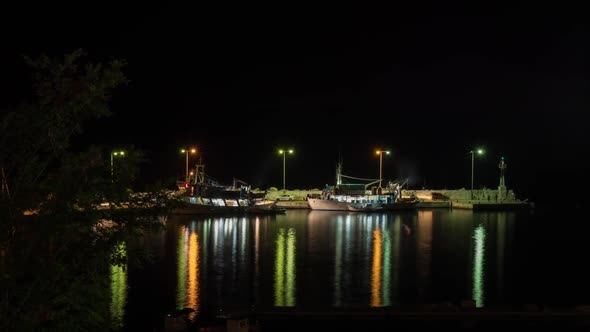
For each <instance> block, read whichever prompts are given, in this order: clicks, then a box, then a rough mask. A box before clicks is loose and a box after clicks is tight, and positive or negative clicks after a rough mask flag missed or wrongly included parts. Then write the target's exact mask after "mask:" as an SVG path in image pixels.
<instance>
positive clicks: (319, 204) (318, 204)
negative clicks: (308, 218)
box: [307, 198, 349, 211]
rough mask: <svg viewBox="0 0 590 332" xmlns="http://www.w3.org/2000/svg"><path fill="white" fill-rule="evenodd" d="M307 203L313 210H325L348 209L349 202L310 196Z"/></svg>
mask: <svg viewBox="0 0 590 332" xmlns="http://www.w3.org/2000/svg"><path fill="white" fill-rule="evenodd" d="M307 204H309V207H310V208H311V209H312V210H324V211H348V205H349V203H347V202H339V201H333V200H329V199H320V198H309V199H307Z"/></svg>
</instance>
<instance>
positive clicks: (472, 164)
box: [469, 149, 484, 199]
mask: <svg viewBox="0 0 590 332" xmlns="http://www.w3.org/2000/svg"><path fill="white" fill-rule="evenodd" d="M483 152H484V151H483V149H477V150H471V151H469V153H471V199H473V173H474V172H473V169H474V165H475V154H476V153H477V154H483Z"/></svg>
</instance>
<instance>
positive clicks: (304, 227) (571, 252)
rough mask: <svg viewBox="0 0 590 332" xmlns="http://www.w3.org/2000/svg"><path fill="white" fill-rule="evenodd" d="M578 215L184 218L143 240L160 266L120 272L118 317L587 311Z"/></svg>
mask: <svg viewBox="0 0 590 332" xmlns="http://www.w3.org/2000/svg"><path fill="white" fill-rule="evenodd" d="M571 218H573V217H568V216H565V215H563V220H561V219H560V220H556V218H555V217H552V216H551V215H539V213H537V212H535V213H533V212H530V211H520V212H473V211H468V210H446V209H436V210H420V211H415V212H403V213H400V212H395V213H385V214H363V213H347V212H329V211H308V210H291V211H288V212H287V214H286V215H279V216H259V217H256V216H247V217H202V216H195V217H192V216H174V217H170V218H168V221H167V226H166V229H165V230H163V231H161V232H158V233H154V234H150V235H148V236H146V238H145V239H144V245H145V246H146V248H147V249H148V250H149V251H150V252H152V253H153V261H152V262H151V263H149V264H148V265H144V266H143V267H142V268H133V267H131V268H129V269H122V268H117V267H113V268H112V269H111V280H112V282H111V284H112V287H111V294H112V305H111V312H112V316H113V320H114V322H115V324H116V325H118V326H119V327H124V328H126V329H130V330H131V329H133V330H136V329H143V330H150V331H151V330H154V329H157V328H160V327H161V326H163V319H164V318H163V317H164V315H165V313H166V312H170V311H172V310H174V309H175V308H184V307H191V308H194V309H196V314H195V315H194V317H193V318H194V319H199V317H200V316H203V317H204V316H205V315H207V314H208V313H212V312H217V311H218V310H219V309H223V310H236V309H252V308H255V309H257V310H277V309H281V308H283V309H284V307H292V308H291V309H293V310H303V311H314V310H317V311H325V310H332V309H334V308H362V309H363V310H365V309H370V308H379V307H412V306H416V305H420V304H426V303H439V302H453V303H459V302H460V301H463V300H473V301H474V303H475V305H476V306H477V307H482V308H498V307H506V306H514V305H524V304H529V303H536V304H540V305H553V306H567V305H576V304H587V302H588V301H587V299H588V298H589V297H588V295H589V291H588V286H586V280H588V279H587V278H588V277H589V274H588V273H586V272H581V265H583V264H585V263H584V262H585V260H583V259H580V258H579V257H578V253H579V252H582V251H584V250H585V248H586V247H587V246H586V244H585V241H586V240H585V234H584V233H585V232H584V231H583V229H580V228H576V226H575V221H574V220H571ZM568 222H569V224H568ZM586 250H587V249H586Z"/></svg>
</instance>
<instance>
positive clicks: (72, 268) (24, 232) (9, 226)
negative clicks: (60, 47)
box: [0, 50, 166, 331]
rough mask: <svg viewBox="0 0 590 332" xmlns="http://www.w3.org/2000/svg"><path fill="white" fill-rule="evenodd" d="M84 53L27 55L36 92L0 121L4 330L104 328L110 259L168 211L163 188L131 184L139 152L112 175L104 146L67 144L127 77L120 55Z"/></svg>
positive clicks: (0, 307)
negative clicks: (91, 57)
mask: <svg viewBox="0 0 590 332" xmlns="http://www.w3.org/2000/svg"><path fill="white" fill-rule="evenodd" d="M84 55H85V53H84V52H83V51H81V50H77V51H75V52H73V53H71V54H68V55H66V56H65V57H64V58H63V59H61V60H56V59H51V58H49V57H47V56H45V55H42V56H40V57H39V58H37V59H31V58H28V57H27V58H25V61H26V62H27V63H28V64H29V65H30V67H31V68H32V70H33V72H34V75H33V83H34V84H33V86H34V87H35V92H36V93H35V99H34V100H33V101H30V102H27V103H23V104H22V105H21V106H19V107H17V108H16V109H15V110H12V111H10V112H8V113H6V114H5V115H4V116H3V117H2V119H1V121H0V169H1V171H2V172H1V173H0V176H1V177H2V193H1V196H0V276H1V277H0V290H1V291H0V292H1V297H0V316H2V319H1V320H0V330H2V331H7V330H21V331H22V330H39V329H46V330H101V329H104V330H108V329H109V324H108V321H109V312H108V295H109V293H108V292H106V293H105V292H104V291H103V290H104V289H105V287H106V289H108V275H109V267H110V265H111V264H117V265H120V266H124V265H125V264H126V262H127V254H129V252H131V251H133V250H136V248H137V246H134V245H133V243H134V242H136V240H137V239H138V236H139V234H141V232H142V231H143V230H144V229H146V228H152V227H157V226H158V225H159V224H158V222H157V219H156V218H155V216H156V215H159V214H161V213H165V211H164V209H165V206H166V200H165V195H164V194H163V193H162V192H161V191H154V192H152V193H149V194H147V195H148V196H149V197H148V198H146V197H144V196H145V195H143V196H142V197H139V196H138V195H137V194H134V193H132V192H130V191H129V190H128V188H129V185H130V183H131V182H132V181H133V179H134V174H135V173H136V172H137V170H138V167H137V162H138V161H140V160H141V159H142V158H141V152H139V151H134V150H131V153H130V158H126V159H125V160H122V164H121V165H120V167H121V169H122V170H124V173H123V176H120V177H118V178H117V181H111V178H110V172H109V164H110V160H109V159H110V151H105V149H104V148H100V147H89V148H88V149H87V150H86V151H83V152H79V153H73V152H71V151H69V150H68V148H69V146H70V141H71V140H72V138H73V137H74V136H75V135H76V134H78V133H80V132H81V131H82V129H83V125H84V123H86V122H88V121H92V120H94V119H98V118H101V117H104V116H108V115H110V110H109V107H108V102H109V98H110V93H111V91H112V90H113V89H115V88H116V87H118V86H120V85H122V84H124V83H126V82H127V80H126V78H125V76H124V74H123V72H122V68H123V67H124V62H123V61H118V60H115V61H111V62H110V63H109V64H107V65H104V64H100V63H97V64H93V63H86V64H84V65H82V64H81V63H82V61H83V56H84ZM105 200H107V201H109V202H112V204H111V205H110V207H109V208H108V209H101V208H100V203H101V202H103V201H105ZM123 206H125V207H127V208H125V209H121V208H120V207H123ZM147 207H149V208H147ZM121 244H124V246H123V247H124V248H125V250H124V252H122V251H121V249H120V248H121V247H122V246H121Z"/></svg>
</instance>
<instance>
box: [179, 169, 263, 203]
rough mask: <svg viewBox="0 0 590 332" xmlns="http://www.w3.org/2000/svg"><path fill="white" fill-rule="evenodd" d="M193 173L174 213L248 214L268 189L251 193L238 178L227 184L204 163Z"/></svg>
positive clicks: (247, 186)
mask: <svg viewBox="0 0 590 332" xmlns="http://www.w3.org/2000/svg"><path fill="white" fill-rule="evenodd" d="M194 174H195V177H194V178H193V181H192V182H190V183H188V184H187V186H186V192H185V194H184V195H183V196H182V198H181V202H180V204H179V206H178V207H177V208H175V209H174V211H173V213H174V214H214V215H218V214H245V213H247V212H248V211H249V209H251V207H254V206H256V205H257V203H259V202H261V201H262V200H264V197H265V196H266V192H261V193H254V192H252V191H251V190H250V186H249V185H248V184H247V183H246V182H244V181H241V180H238V179H234V181H233V184H232V185H231V186H224V185H222V184H220V183H219V182H218V181H216V180H215V179H213V178H211V177H209V176H207V175H206V174H205V165H202V164H200V165H196V170H195V173H194Z"/></svg>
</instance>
